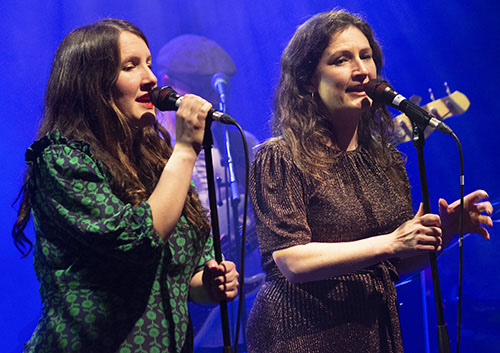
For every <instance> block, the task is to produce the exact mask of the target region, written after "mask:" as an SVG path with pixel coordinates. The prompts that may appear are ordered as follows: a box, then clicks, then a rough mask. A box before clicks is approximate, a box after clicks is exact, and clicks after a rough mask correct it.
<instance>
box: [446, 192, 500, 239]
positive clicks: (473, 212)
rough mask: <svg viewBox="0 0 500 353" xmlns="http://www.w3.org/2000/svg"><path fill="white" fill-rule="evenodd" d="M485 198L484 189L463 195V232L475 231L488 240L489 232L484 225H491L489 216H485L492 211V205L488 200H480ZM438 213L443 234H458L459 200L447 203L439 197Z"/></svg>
mask: <svg viewBox="0 0 500 353" xmlns="http://www.w3.org/2000/svg"><path fill="white" fill-rule="evenodd" d="M486 198H488V193H487V192H486V191H484V190H476V191H474V192H472V193H470V194H468V195H466V196H465V197H464V233H477V234H479V235H481V236H482V237H483V238H484V239H487V240H488V239H490V233H489V232H488V230H487V229H486V228H485V227H484V226H488V227H492V226H493V221H492V220H491V217H489V216H487V215H491V214H492V213H493V206H492V205H491V203H490V202H489V201H481V200H484V199H486ZM483 213H486V215H484V214H483ZM439 214H440V215H441V221H442V223H443V231H444V233H445V236H450V235H452V234H458V232H459V216H460V200H457V201H455V202H453V203H451V204H449V205H448V202H446V200H444V199H440V200H439Z"/></svg>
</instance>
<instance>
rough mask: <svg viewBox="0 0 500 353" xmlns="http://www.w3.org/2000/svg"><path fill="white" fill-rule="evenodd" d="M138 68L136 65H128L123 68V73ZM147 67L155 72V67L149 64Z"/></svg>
mask: <svg viewBox="0 0 500 353" xmlns="http://www.w3.org/2000/svg"><path fill="white" fill-rule="evenodd" d="M136 66H137V65H135V64H128V65H125V67H124V68H123V71H130V70H132V69H134V68H135V67H136ZM147 66H148V68H149V69H150V70H153V65H151V64H148V65H147Z"/></svg>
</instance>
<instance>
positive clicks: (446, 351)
mask: <svg viewBox="0 0 500 353" xmlns="http://www.w3.org/2000/svg"><path fill="white" fill-rule="evenodd" d="M410 118H411V117H410ZM412 124H413V145H414V146H415V147H416V149H417V159H418V170H419V175H420V187H421V189H422V202H423V204H424V214H427V213H430V212H431V206H430V201H429V187H428V185H427V175H426V170H425V160H424V145H425V137H424V128H425V126H424V127H422V126H418V125H417V124H416V123H415V122H414V121H413V120H412ZM429 262H430V265H431V273H432V284H433V287H434V301H435V303H436V313H437V321H438V346H439V352H440V353H450V352H451V351H450V339H449V337H448V328H447V327H446V322H445V320H444V312H443V299H442V297H441V287H440V284H439V272H438V264H437V255H436V253H434V252H431V253H430V254H429ZM424 310H425V308H424Z"/></svg>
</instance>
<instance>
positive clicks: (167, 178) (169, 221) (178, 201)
mask: <svg viewBox="0 0 500 353" xmlns="http://www.w3.org/2000/svg"><path fill="white" fill-rule="evenodd" d="M196 157H197V155H196V152H195V151H194V150H193V149H192V148H190V147H188V146H185V145H182V144H179V145H176V146H175V148H174V151H173V152H172V155H171V156H170V159H169V160H168V162H167V164H166V165H165V168H164V169H163V172H162V174H161V177H160V179H159V181H158V184H157V185H156V188H155V189H154V191H153V192H152V193H151V196H150V197H149V199H148V202H149V204H150V206H151V212H152V214H153V227H154V229H155V230H156V232H158V234H159V235H160V236H161V237H162V238H163V239H164V240H166V239H167V238H168V236H169V234H170V233H171V232H172V230H173V229H174V227H175V225H176V224H177V222H178V220H179V217H180V215H181V213H182V209H183V208H184V203H185V201H186V195H187V192H188V190H189V186H190V182H191V177H192V173H193V166H194V163H195V162H196Z"/></svg>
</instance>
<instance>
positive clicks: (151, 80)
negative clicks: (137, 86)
mask: <svg viewBox="0 0 500 353" xmlns="http://www.w3.org/2000/svg"><path fill="white" fill-rule="evenodd" d="M157 82H158V79H157V78H156V76H155V74H154V73H153V71H152V70H151V68H150V67H149V66H147V67H146V68H145V69H144V72H143V77H142V82H141V87H142V88H143V89H144V90H145V91H150V90H152V89H153V88H154V87H156V84H157Z"/></svg>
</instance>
